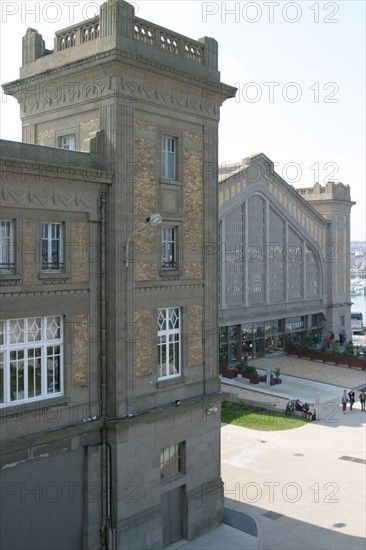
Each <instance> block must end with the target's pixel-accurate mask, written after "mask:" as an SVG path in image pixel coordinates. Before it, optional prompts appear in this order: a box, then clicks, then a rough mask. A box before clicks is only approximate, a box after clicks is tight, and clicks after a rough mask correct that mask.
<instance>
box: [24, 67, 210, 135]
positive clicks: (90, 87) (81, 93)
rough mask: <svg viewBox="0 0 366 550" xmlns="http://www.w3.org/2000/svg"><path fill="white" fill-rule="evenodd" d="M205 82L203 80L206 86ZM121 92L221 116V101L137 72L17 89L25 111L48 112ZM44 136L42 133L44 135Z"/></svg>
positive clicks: (126, 97)
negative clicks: (166, 85) (160, 83)
mask: <svg viewBox="0 0 366 550" xmlns="http://www.w3.org/2000/svg"><path fill="white" fill-rule="evenodd" d="M203 88H204V85H203V84H202V89H203ZM115 94H117V95H118V101H122V102H125V103H133V102H136V101H140V100H145V101H146V100H148V101H149V102H151V103H154V104H156V105H160V106H164V107H172V108H177V107H178V108H179V109H181V110H183V111H186V112H194V113H196V114H202V113H203V114H204V115H206V116H209V117H212V118H217V117H218V114H219V108H218V105H217V104H216V103H215V102H214V101H208V99H207V96H205V94H202V96H201V98H200V99H198V97H197V95H196V94H186V93H182V92H179V93H178V92H177V91H175V90H171V89H170V90H167V89H166V88H162V87H160V86H158V85H156V84H155V83H149V82H144V81H142V80H141V79H137V78H136V77H135V76H133V77H131V76H128V75H127V76H125V75H119V76H108V77H104V78H100V79H96V80H93V81H80V82H78V81H76V79H75V78H72V77H71V78H70V80H69V81H68V80H66V81H62V82H59V81H57V80H55V81H54V82H52V83H51V84H50V83H49V81H48V82H47V84H43V83H42V82H39V83H37V84H33V83H29V84H24V85H23V87H20V89H19V90H14V95H16V96H17V98H18V101H19V103H20V105H21V109H22V112H23V114H24V115H27V116H29V114H31V113H34V114H36V113H37V112H45V111H47V110H48V109H54V108H55V107H56V106H59V105H61V104H64V105H67V104H69V105H71V106H72V105H75V106H76V105H77V104H80V103H85V101H89V100H92V99H93V100H95V101H97V100H99V99H102V98H105V97H109V96H112V95H115ZM41 137H42V136H39V139H41Z"/></svg>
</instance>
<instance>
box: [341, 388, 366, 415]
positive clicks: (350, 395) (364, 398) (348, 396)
mask: <svg viewBox="0 0 366 550" xmlns="http://www.w3.org/2000/svg"><path fill="white" fill-rule="evenodd" d="M358 398H359V400H360V403H361V411H365V403H366V392H365V391H364V390H363V391H361V393H360V395H359V396H358ZM355 400H356V395H355V391H354V390H350V391H349V392H347V390H343V393H342V395H341V405H342V412H343V414H345V413H346V410H347V403H349V410H350V411H352V409H353V405H354V403H355Z"/></svg>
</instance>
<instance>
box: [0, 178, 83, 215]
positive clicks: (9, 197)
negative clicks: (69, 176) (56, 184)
mask: <svg viewBox="0 0 366 550" xmlns="http://www.w3.org/2000/svg"><path fill="white" fill-rule="evenodd" d="M0 195H1V202H2V206H14V205H17V206H30V205H32V206H34V207H37V206H42V207H47V208H53V209H55V210H64V209H67V210H73V211H82V212H84V211H85V210H90V208H91V206H92V205H91V200H90V198H89V197H88V196H86V195H85V194H82V193H73V192H70V193H67V192H65V191H49V190H46V189H35V188H34V187H33V188H32V189H31V188H24V187H23V188H20V189H14V186H12V185H11V184H10V185H4V184H3V185H1V187H0Z"/></svg>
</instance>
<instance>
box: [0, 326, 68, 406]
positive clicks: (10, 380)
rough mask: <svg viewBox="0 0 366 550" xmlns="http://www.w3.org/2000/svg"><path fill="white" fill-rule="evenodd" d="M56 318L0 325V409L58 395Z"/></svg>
mask: <svg viewBox="0 0 366 550" xmlns="http://www.w3.org/2000/svg"><path fill="white" fill-rule="evenodd" d="M62 377H63V327H62V318H61V317H60V316H50V317H28V318H26V319H7V320H2V321H0V407H4V406H8V405H14V404H17V403H19V402H21V403H23V402H28V401H33V400H39V399H46V398H49V397H54V396H58V395H61V394H62Z"/></svg>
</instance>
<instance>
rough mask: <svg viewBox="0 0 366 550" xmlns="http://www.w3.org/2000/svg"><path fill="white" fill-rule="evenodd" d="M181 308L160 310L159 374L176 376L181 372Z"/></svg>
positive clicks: (160, 377) (161, 377)
mask: <svg viewBox="0 0 366 550" xmlns="http://www.w3.org/2000/svg"><path fill="white" fill-rule="evenodd" d="M180 323H181V321H180V308H179V307H172V308H164V309H159V310H158V376H159V379H165V378H174V377H176V376H180V374H181V326H180Z"/></svg>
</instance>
